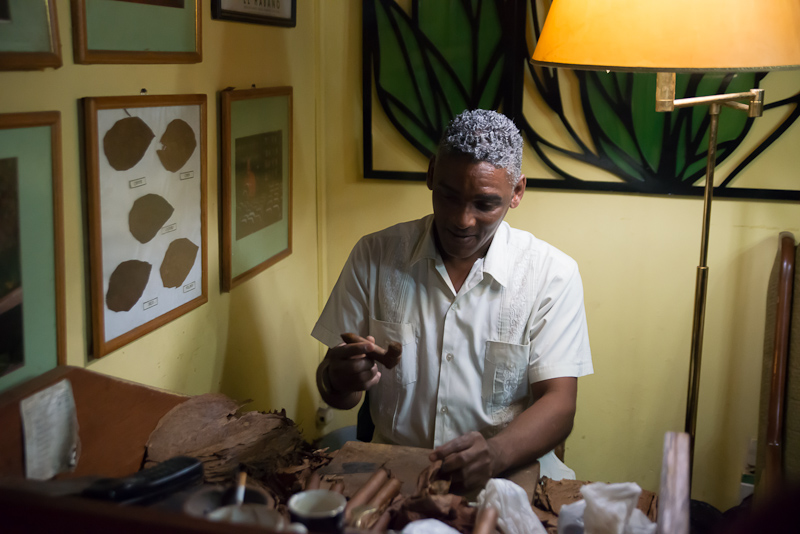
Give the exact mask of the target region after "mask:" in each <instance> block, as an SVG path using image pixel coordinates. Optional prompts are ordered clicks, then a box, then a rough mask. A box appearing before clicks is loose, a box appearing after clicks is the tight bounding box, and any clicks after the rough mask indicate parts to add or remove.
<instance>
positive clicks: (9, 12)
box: [0, 0, 61, 70]
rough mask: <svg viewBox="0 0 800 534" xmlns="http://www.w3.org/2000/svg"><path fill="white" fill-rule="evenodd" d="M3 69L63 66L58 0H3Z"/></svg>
mask: <svg viewBox="0 0 800 534" xmlns="http://www.w3.org/2000/svg"><path fill="white" fill-rule="evenodd" d="M0 30H1V31H0V70H38V69H45V68H47V67H52V68H54V69H57V68H59V67H60V66H61V40H60V38H59V35H58V17H57V15H56V5H55V0H45V1H44V2H31V1H29V0H0Z"/></svg>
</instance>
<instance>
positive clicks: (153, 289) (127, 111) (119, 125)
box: [84, 95, 208, 358]
mask: <svg viewBox="0 0 800 534" xmlns="http://www.w3.org/2000/svg"><path fill="white" fill-rule="evenodd" d="M84 104H85V106H84V113H85V117H84V122H85V125H86V140H85V146H86V175H87V182H88V183H87V191H88V198H89V206H88V214H89V253H90V284H91V293H92V296H91V300H92V330H93V335H92V340H93V343H94V349H93V354H94V357H95V358H99V357H102V356H104V355H106V354H108V353H109V352H112V351H114V350H116V349H118V348H119V347H121V346H123V345H125V344H127V343H130V342H131V341H133V340H135V339H137V338H139V337H141V336H143V335H145V334H147V333H148V332H151V331H152V330H154V329H156V328H158V327H159V326H162V325H164V324H166V323H168V322H170V321H172V320H173V319H175V318H176V317H179V316H181V315H183V314H185V313H187V312H189V311H190V310H193V309H194V308H197V307H198V306H200V305H202V304H204V303H205V302H206V301H207V300H208V292H207V286H208V284H207V272H208V269H207V265H208V263H207V255H208V253H207V213H206V164H205V161H206V152H205V147H206V95H169V96H135V97H100V98H85V99H84Z"/></svg>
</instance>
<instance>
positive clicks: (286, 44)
mask: <svg viewBox="0 0 800 534" xmlns="http://www.w3.org/2000/svg"><path fill="white" fill-rule="evenodd" d="M315 6H316V2H315V1H314V0H299V2H298V16H297V27H296V28H280V27H275V26H262V25H256V24H241V23H233V22H223V21H216V20H212V19H211V2H210V1H208V0H206V1H204V2H203V6H202V17H203V61H202V63H199V64H193V65H75V64H73V61H72V31H71V27H70V24H71V17H70V2H69V0H57V1H56V7H57V11H58V20H59V31H60V34H61V44H62V56H63V61H64V65H63V67H61V68H60V69H57V70H53V69H48V70H46V71H44V72H3V73H0V87H1V88H2V90H0V93H1V94H2V96H3V98H0V113H10V112H27V111H43V110H58V111H60V112H61V121H62V135H63V179H64V218H65V229H64V232H65V236H66V247H65V248H66V280H67V291H66V293H67V329H68V334H67V363H68V364H70V365H78V366H84V365H85V366H86V367H87V368H89V369H91V370H93V371H99V372H102V373H107V374H110V375H114V376H119V377H123V378H126V379H130V380H134V381H137V382H142V383H145V384H149V385H152V386H156V387H160V388H165V389H169V390H172V391H177V392H182V393H188V394H198V393H205V392H208V391H217V390H222V391H224V392H225V393H227V394H229V395H231V396H232V397H234V398H238V399H254V403H253V404H252V405H251V407H253V408H257V409H278V408H286V410H287V414H288V415H289V416H290V417H292V418H294V419H295V420H296V421H297V422H299V423H300V424H301V425H302V426H303V428H304V430H305V431H306V433H307V435H309V436H313V435H315V432H316V430H315V428H314V424H313V416H314V411H315V410H316V401H315V400H314V399H315V398H316V397H315V396H314V395H309V392H310V391H311V387H312V385H313V380H312V379H313V370H314V369H315V367H316V363H317V361H318V358H319V348H318V343H317V342H316V341H314V340H313V339H312V338H311V337H310V336H309V335H308V332H310V331H311V327H312V326H313V323H314V320H315V319H316V315H317V312H318V291H317V279H318V264H317V258H318V255H317V239H316V231H317V220H316V205H315V204H316V203H315V197H316V166H315V160H316V142H315V138H316V114H317V111H316V101H315V91H316V84H317V83H318V77H317V74H316V69H317V66H316V61H315V58H316V56H317V46H318V42H317V39H316V38H315V35H317V30H316V24H317V19H316V7H315ZM251 84H255V85H256V86H257V87H272V86H282V85H291V86H293V87H294V128H295V130H294V155H293V156H294V157H293V167H294V199H293V226H294V228H293V237H294V240H293V251H292V254H291V255H290V256H289V257H288V258H286V259H284V260H283V261H281V262H279V263H278V264H276V265H275V266H273V267H271V268H270V269H268V270H267V271H266V272H264V273H262V274H260V275H259V276H257V277H256V278H255V279H252V280H250V281H248V282H246V283H244V284H242V285H240V286H238V287H237V288H235V289H234V290H233V291H232V292H231V293H230V294H223V293H221V292H220V286H219V273H220V264H219V250H220V247H219V230H218V228H219V218H218V210H219V203H218V194H217V191H218V183H219V173H218V168H219V161H218V151H219V148H218V147H219V137H218V134H217V132H218V110H217V108H218V105H217V92H218V91H219V90H221V89H224V88H226V87H229V86H233V87H237V88H249V87H250V86H251ZM142 88H146V89H147V91H148V92H149V93H150V94H181V93H205V94H206V95H207V96H208V125H209V131H208V146H206V147H205V148H206V153H207V158H206V162H207V165H208V199H209V202H208V217H209V219H208V228H209V232H208V259H209V262H208V266H209V272H208V281H209V284H208V303H207V304H205V305H203V306H201V307H200V308H198V309H196V310H194V311H192V312H190V313H188V314H186V315H184V316H182V317H180V318H178V319H176V320H175V321H173V322H171V323H169V324H168V325H165V326H163V327H161V328H159V329H158V330H156V331H154V332H152V333H150V334H148V335H146V336H144V337H142V338H140V339H139V340H137V341H135V342H133V343H131V344H129V345H126V346H125V347H123V348H121V349H119V350H117V351H116V352H114V353H112V354H109V355H108V356H105V357H104V358H102V359H100V360H97V361H92V362H87V361H86V357H87V353H88V344H87V339H88V335H87V328H88V326H87V313H88V308H87V306H88V301H87V299H86V298H85V295H86V291H87V286H86V283H85V280H84V272H85V269H86V262H85V260H84V254H85V253H86V246H87V245H86V243H85V242H84V239H83V224H84V223H83V217H84V209H83V207H82V201H81V184H82V177H81V174H80V149H81V142H80V136H79V130H78V116H79V108H78V99H80V98H82V97H86V96H112V95H136V94H138V93H139V90H140V89H142Z"/></svg>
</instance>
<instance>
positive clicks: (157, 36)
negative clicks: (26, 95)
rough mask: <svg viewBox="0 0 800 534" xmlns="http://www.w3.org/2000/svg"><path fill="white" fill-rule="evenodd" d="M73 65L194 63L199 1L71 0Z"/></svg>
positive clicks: (198, 47)
mask: <svg viewBox="0 0 800 534" xmlns="http://www.w3.org/2000/svg"><path fill="white" fill-rule="evenodd" d="M71 2H72V3H71V6H72V26H73V31H72V38H73V56H74V60H75V63H81V64H92V63H104V64H110V63H125V64H154V63H200V62H201V61H202V60H203V47H202V42H203V38H202V35H203V28H202V18H203V17H202V1H201V0H112V1H110V0H71Z"/></svg>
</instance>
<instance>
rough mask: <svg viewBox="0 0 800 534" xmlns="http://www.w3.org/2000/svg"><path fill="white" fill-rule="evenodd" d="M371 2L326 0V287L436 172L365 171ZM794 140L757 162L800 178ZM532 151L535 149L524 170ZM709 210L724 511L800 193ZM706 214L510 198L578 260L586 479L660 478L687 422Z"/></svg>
mask: <svg viewBox="0 0 800 534" xmlns="http://www.w3.org/2000/svg"><path fill="white" fill-rule="evenodd" d="M360 6H361V2H359V1H356V0H350V1H349V2H323V3H321V4H320V19H321V20H323V21H325V23H324V24H323V25H322V28H321V32H322V37H321V40H322V44H323V46H322V56H321V69H322V78H323V80H325V87H326V90H325V91H324V92H322V93H321V94H320V99H321V107H322V109H323V110H324V115H323V117H322V120H323V124H322V133H323V135H322V136H321V137H320V145H321V146H320V148H321V154H322V156H321V159H320V168H321V169H324V177H325V180H324V184H325V190H324V191H322V192H321V193H322V194H323V197H324V199H325V202H324V205H325V209H326V213H324V214H322V216H323V220H324V222H325V224H324V227H325V229H326V232H327V235H328V237H327V239H325V241H324V243H326V255H325V258H324V262H325V263H324V264H325V267H326V270H327V272H326V273H324V275H325V276H326V277H327V283H326V286H325V287H326V289H325V290H324V292H325V294H327V292H329V291H330V287H331V286H332V284H333V282H334V281H335V280H336V277H337V276H338V273H339V271H340V269H341V267H342V265H343V264H344V261H345V259H346V258H347V254H348V253H349V251H350V248H351V247H352V246H353V245H354V244H355V242H356V240H357V239H358V238H359V237H360V236H361V235H362V234H364V233H366V232H369V231H374V230H378V229H380V228H383V227H386V226H388V225H390V224H394V223H396V222H400V221H402V220H407V219H411V218H416V217H420V216H422V215H425V214H427V213H429V212H430V210H431V207H430V206H431V204H430V194H429V192H428V190H427V189H426V187H425V184H424V183H421V182H419V183H408V182H392V181H383V180H365V179H364V178H363V168H362V153H363V149H362V145H361V139H362V138H361V128H362V126H361V120H362V107H361V105H362V102H361V98H360V94H361V86H360V84H361V75H360V72H361V55H360V54H361V36H360V31H361V30H360V24H361V7H360ZM796 87H797V84H795V85H794V86H793V90H794V91H796ZM767 97H768V98H769V94H768V95H767ZM793 128H794V129H797V128H798V126H797V125H795V126H794V127H793ZM384 135H385V137H383V136H384ZM379 136H380V137H379V138H378V137H376V139H378V141H377V142H381V143H388V144H389V145H390V146H393V147H395V148H396V151H397V154H396V155H394V156H392V157H394V158H396V159H398V160H403V161H404V162H405V161H409V160H414V156H413V151H412V150H410V149H409V147H408V146H407V145H405V144H404V143H403V142H402V140H399V136H396V135H394V136H392V135H391V134H384V133H383V132H381V133H380V134H379ZM785 148H788V150H781V151H780V152H779V155H778V157H774V158H773V159H770V160H769V164H768V165H762V166H761V167H760V171H759V172H762V173H764V172H767V173H780V174H781V175H782V176H783V177H785V178H788V179H789V180H792V179H794V180H796V178H795V177H793V176H792V174H793V173H796V172H797V171H796V169H797V164H798V160H797V155H796V147H795V148H794V149H792V148H791V147H785ZM323 158H324V159H323ZM762 161H763V158H762ZM417 163H418V162H417ZM533 166H534V164H533V163H532V162H531V161H529V160H528V161H526V162H525V164H524V165H523V171H525V169H526V168H531V167H533ZM582 176H583V177H584V178H591V177H590V176H585V175H582ZM795 183H796V181H795ZM712 212H713V218H712V227H711V245H710V251H709V260H708V261H709V265H710V287H709V290H708V291H709V297H708V311H707V319H706V329H705V330H706V332H705V339H706V342H705V349H704V357H703V365H702V376H701V385H700V407H699V415H698V417H699V420H698V431H697V441H698V443H697V447H696V453H695V454H696V468H695V483H694V492H693V497H694V498H697V499H702V500H705V501H707V502H710V503H712V504H714V505H716V506H717V507H720V508H721V509H723V510H724V509H727V508H728V507H730V506H732V505H733V504H735V503H736V499H737V495H738V490H739V478H740V475H741V470H742V469H741V468H742V462H743V460H744V456H745V451H746V447H747V444H748V442H749V439H750V438H751V437H755V435H756V424H757V409H758V387H759V385H758V384H759V378H758V377H759V369H760V365H761V364H760V359H761V351H762V344H763V338H764V334H763V332H764V308H765V300H766V293H765V292H766V285H767V278H768V276H769V271H770V269H771V265H772V261H773V258H774V254H775V251H776V247H777V235H778V232H779V231H781V230H790V231H793V232H795V234H796V235H800V206H798V205H797V203H788V202H784V203H780V202H755V201H731V200H717V201H716V203H715V204H714V206H713V210H712ZM701 217H702V201H701V200H700V199H685V198H665V197H647V196H641V195H622V194H604V193H592V194H584V193H573V192H553V191H546V190H530V189H529V190H528V191H527V193H526V194H525V197H524V199H523V201H522V204H521V206H520V207H519V208H518V209H516V210H513V211H512V212H510V213H509V216H508V221H509V223H510V224H512V225H513V226H516V227H519V228H522V229H525V230H528V231H530V232H532V233H534V234H535V235H537V236H538V237H540V238H543V239H545V240H546V241H548V242H550V243H552V244H553V245H555V246H557V247H559V248H560V249H562V250H564V251H565V252H567V253H568V254H570V255H571V256H572V257H574V258H575V259H576V260H577V261H578V264H579V265H580V268H581V273H582V276H583V281H584V288H585V294H586V311H587V317H588V322H589V333H590V338H591V345H592V353H593V357H594V367H595V374H594V375H593V376H590V377H587V378H583V379H581V380H580V381H579V393H578V397H579V398H578V414H577V418H576V424H575V429H574V431H573V433H572V436H571V437H570V438H569V440H568V441H567V451H566V458H567V463H568V464H569V465H570V466H571V467H573V468H574V469H575V470H576V472H577V475H578V477H579V478H581V479H585V480H599V481H606V482H622V481H635V482H637V483H639V484H640V485H641V486H643V487H645V488H647V489H650V490H657V489H658V481H659V475H660V470H661V455H662V445H663V437H664V433H665V432H666V431H669V430H673V431H680V430H682V429H683V420H684V410H685V402H686V401H685V399H686V388H687V380H688V362H689V340H690V335H691V326H692V305H693V296H694V280H695V269H696V266H697V264H698V258H699V250H700V225H701ZM332 236H335V237H332ZM352 420H353V419H352V415H350V416H348V417H341V418H340V419H339V421H338V422H339V423H340V424H344V423H345V422H350V421H352Z"/></svg>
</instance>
